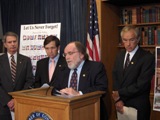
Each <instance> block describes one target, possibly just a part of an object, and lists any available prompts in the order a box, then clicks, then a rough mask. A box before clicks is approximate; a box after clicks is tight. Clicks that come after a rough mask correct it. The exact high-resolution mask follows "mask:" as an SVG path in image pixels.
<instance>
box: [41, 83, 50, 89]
mask: <svg viewBox="0 0 160 120" xmlns="http://www.w3.org/2000/svg"><path fill="white" fill-rule="evenodd" d="M48 87H49V85H48V84H47V83H44V84H43V85H42V86H41V88H48Z"/></svg>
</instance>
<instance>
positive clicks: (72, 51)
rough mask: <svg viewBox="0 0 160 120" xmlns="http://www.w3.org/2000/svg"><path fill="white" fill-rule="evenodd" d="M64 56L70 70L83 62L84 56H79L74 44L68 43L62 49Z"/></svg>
mask: <svg viewBox="0 0 160 120" xmlns="http://www.w3.org/2000/svg"><path fill="white" fill-rule="evenodd" d="M64 55H65V58H66V61H67V64H68V67H69V68H70V69H75V68H77V67H78V66H79V64H80V63H81V62H82V61H83V57H84V55H83V54H81V53H80V52H79V51H78V50H77V48H76V46H75V44H74V43H70V44H68V45H67V46H66V48H65V49H64Z"/></svg>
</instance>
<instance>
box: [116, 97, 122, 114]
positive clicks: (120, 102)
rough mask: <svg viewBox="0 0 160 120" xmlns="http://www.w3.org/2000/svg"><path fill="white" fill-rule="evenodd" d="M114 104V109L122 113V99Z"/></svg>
mask: <svg viewBox="0 0 160 120" xmlns="http://www.w3.org/2000/svg"><path fill="white" fill-rule="evenodd" d="M115 106H116V110H117V111H118V112H119V113H121V114H123V113H124V110H123V106H124V103H123V101H121V100H120V101H118V102H117V103H116V104H115Z"/></svg>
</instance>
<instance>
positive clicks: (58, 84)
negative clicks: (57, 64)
mask: <svg viewBox="0 0 160 120" xmlns="http://www.w3.org/2000/svg"><path fill="white" fill-rule="evenodd" d="M69 73H70V69H69V68H68V67H65V68H62V69H60V72H59V75H57V77H56V81H55V84H54V87H55V88H56V89H58V90H61V89H63V88H66V87H68V79H69ZM107 82H108V79H107V75H106V70H105V67H104V65H103V64H102V63H101V62H94V61H88V60H86V61H85V62H84V65H83V67H82V70H81V73H80V78H79V87H78V91H82V93H83V94H85V93H89V92H94V91H106V90H107V84H108V83H107ZM105 97H106V96H105V94H104V95H103V97H101V101H100V102H101V104H100V105H101V107H100V108H101V112H100V113H101V114H100V117H101V120H108V114H107V111H106V106H105V101H104V100H103V98H105Z"/></svg>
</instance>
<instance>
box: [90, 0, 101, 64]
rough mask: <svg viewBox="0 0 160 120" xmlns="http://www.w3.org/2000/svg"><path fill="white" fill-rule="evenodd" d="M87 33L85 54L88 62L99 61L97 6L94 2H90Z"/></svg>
mask: <svg viewBox="0 0 160 120" xmlns="http://www.w3.org/2000/svg"><path fill="white" fill-rule="evenodd" d="M88 27H89V28H88V33H87V53H88V55H89V60H93V61H100V40H99V30H98V17H97V6H96V1H95V0H90V15H89V24H88Z"/></svg>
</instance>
